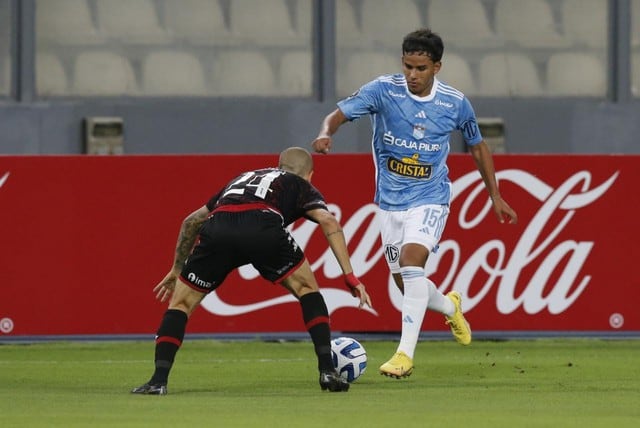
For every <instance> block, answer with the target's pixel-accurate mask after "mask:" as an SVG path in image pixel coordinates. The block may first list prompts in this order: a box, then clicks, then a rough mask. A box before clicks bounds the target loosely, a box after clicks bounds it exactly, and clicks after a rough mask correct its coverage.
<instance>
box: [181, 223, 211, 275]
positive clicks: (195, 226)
mask: <svg viewBox="0 0 640 428" xmlns="http://www.w3.org/2000/svg"><path fill="white" fill-rule="evenodd" d="M206 218H207V215H206V214H203V213H202V212H200V211H194V212H192V213H191V214H189V215H188V216H187V218H185V219H184V221H183V222H182V226H181V227H180V233H179V234H178V242H177V244H176V254H175V258H174V261H173V266H174V267H175V268H178V269H182V265H184V262H185V260H187V256H188V255H189V253H190V252H191V249H192V248H193V244H194V243H195V242H196V237H197V236H198V230H200V226H201V225H202V223H203V222H204V221H205V220H206Z"/></svg>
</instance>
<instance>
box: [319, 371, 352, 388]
mask: <svg viewBox="0 0 640 428" xmlns="http://www.w3.org/2000/svg"><path fill="white" fill-rule="evenodd" d="M320 388H322V390H323V391H325V390H327V389H328V390H329V391H331V392H341V391H344V392H347V391H348V390H349V382H347V381H346V380H345V379H343V378H342V377H340V375H339V374H338V372H336V371H329V372H320Z"/></svg>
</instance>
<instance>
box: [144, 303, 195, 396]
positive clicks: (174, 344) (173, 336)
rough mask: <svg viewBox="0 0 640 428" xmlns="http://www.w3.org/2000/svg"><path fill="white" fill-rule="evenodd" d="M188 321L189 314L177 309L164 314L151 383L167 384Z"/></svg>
mask: <svg viewBox="0 0 640 428" xmlns="http://www.w3.org/2000/svg"><path fill="white" fill-rule="evenodd" d="M187 320H188V317H187V314H186V313H184V312H182V311H180V310H177V309H168V310H167V311H166V312H165V313H164V317H163V318H162V322H161V323H160V327H159V328H158V333H157V334H156V357H155V365H156V369H155V371H154V372H153V376H152V377H151V380H150V381H149V383H151V384H163V385H166V384H167V380H168V379H169V372H170V371H171V366H172V365H173V360H174V359H175V357H176V353H177V352H178V350H179V349H180V346H181V345H182V340H183V339H184V332H185V329H186V327H187Z"/></svg>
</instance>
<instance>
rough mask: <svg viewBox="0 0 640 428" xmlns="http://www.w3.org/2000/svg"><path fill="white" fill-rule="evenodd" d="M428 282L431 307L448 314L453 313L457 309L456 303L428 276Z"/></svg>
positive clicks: (433, 309)
mask: <svg viewBox="0 0 640 428" xmlns="http://www.w3.org/2000/svg"><path fill="white" fill-rule="evenodd" d="M427 283H428V284H429V309H431V310H432V311H436V312H440V313H441V314H444V315H447V316H451V315H453V314H454V313H455V311H456V305H454V304H453V302H452V301H451V299H450V298H448V297H447V296H445V295H444V294H442V293H441V292H440V291H439V290H438V288H437V287H436V285H435V284H434V283H433V281H431V280H430V279H429V278H427Z"/></svg>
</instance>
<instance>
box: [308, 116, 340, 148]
mask: <svg viewBox="0 0 640 428" xmlns="http://www.w3.org/2000/svg"><path fill="white" fill-rule="evenodd" d="M346 121H347V118H346V116H345V115H344V113H342V111H341V110H340V109H339V108H337V109H335V110H334V111H332V112H331V113H329V114H328V115H327V116H326V117H325V118H324V120H323V121H322V126H321V128H320V132H319V133H318V136H317V137H316V139H315V140H314V141H313V142H312V143H311V147H312V148H313V150H314V151H315V152H316V153H323V154H327V153H329V151H330V150H331V137H332V136H333V134H335V133H336V132H337V131H338V128H340V126H341V125H342V124H343V123H345V122H346Z"/></svg>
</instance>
